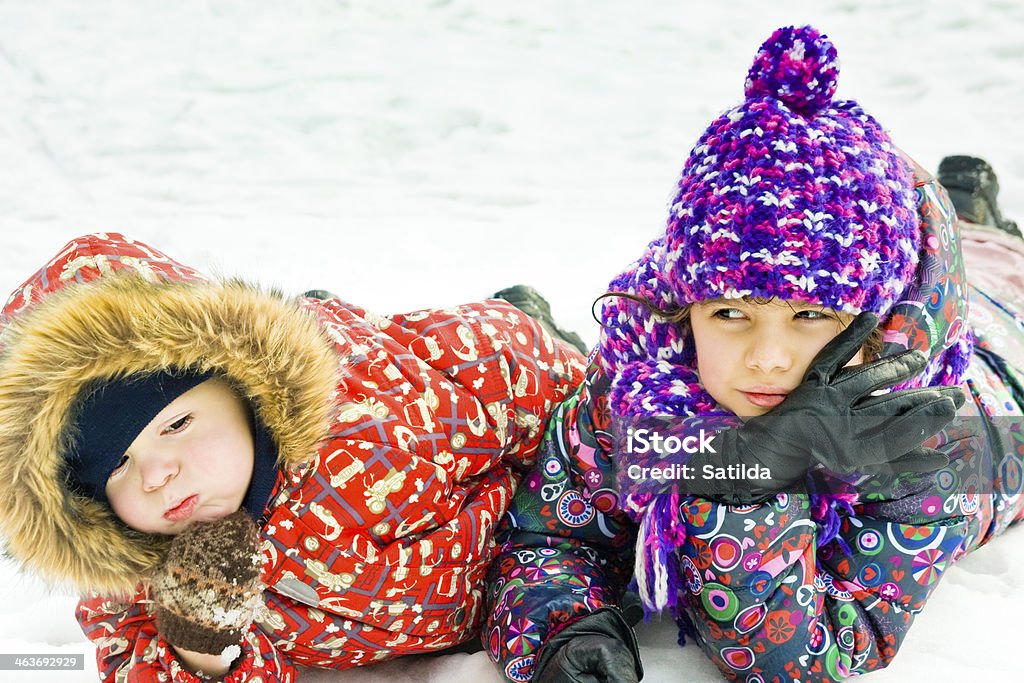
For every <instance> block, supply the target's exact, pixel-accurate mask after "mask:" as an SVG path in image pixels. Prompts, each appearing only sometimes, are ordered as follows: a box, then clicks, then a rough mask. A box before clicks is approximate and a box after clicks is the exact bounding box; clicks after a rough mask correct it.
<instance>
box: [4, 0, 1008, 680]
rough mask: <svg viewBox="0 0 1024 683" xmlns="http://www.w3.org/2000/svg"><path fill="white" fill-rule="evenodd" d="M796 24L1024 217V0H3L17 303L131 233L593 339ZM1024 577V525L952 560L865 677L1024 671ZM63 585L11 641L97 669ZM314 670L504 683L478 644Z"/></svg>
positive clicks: (250, 272)
mask: <svg viewBox="0 0 1024 683" xmlns="http://www.w3.org/2000/svg"><path fill="white" fill-rule="evenodd" d="M806 22H810V23H813V24H815V25H816V26H818V27H819V28H820V29H822V30H823V31H825V32H826V33H828V34H829V35H830V36H831V37H832V38H833V40H834V41H835V43H836V45H837V47H838V49H839V54H840V57H841V59H842V64H843V69H842V74H841V76H840V81H839V95H840V96H845V97H854V98H856V99H858V100H860V101H861V103H862V104H863V105H864V106H865V108H867V109H868V111H870V112H871V113H873V114H874V115H875V116H876V117H877V118H878V119H879V120H880V121H881V122H882V123H883V124H884V125H886V126H887V127H889V128H890V129H891V131H892V133H893V137H894V139H895V140H896V141H897V142H898V143H899V144H901V146H902V147H903V148H904V149H906V150H907V151H908V152H909V153H910V154H911V155H912V156H914V157H915V158H917V159H918V160H919V161H920V162H921V163H923V164H924V165H926V166H928V167H930V168H934V167H935V166H936V164H937V163H938V161H939V159H940V158H941V157H942V156H943V155H945V154H950V153H971V154H977V155H980V156H984V157H986V158H988V159H989V160H990V161H991V162H992V164H993V165H994V166H995V168H996V170H997V171H998V172H999V173H1000V176H1001V181H1002V186H1003V204H1004V208H1005V209H1006V212H1007V213H1008V214H1010V215H1011V216H1015V217H1016V218H1017V219H1018V220H1020V219H1024V144H1022V143H1024V134H1022V132H1021V126H1020V124H1019V112H1020V111H1021V110H1022V108H1024V81H1022V80H1021V76H1020V74H1022V73H1024V41H1022V40H1021V36H1022V35H1024V5H1022V4H1021V3H1019V2H1016V1H1015V0H975V1H974V2H963V0H930V1H928V2H924V1H922V0H915V1H913V2H903V3H892V2H882V1H881V0H856V1H854V0H839V1H834V2H829V3H821V2H795V1H788V2H772V3H762V2H756V1H755V0H733V2H729V3H718V2H710V1H708V2H667V1H662V2H656V1H644V0H635V1H634V2H629V3H622V2H612V1H611V0H590V1H589V2H584V1H583V0H576V1H571V2H570V1H556V2H552V1H550V0H549V1H547V2H544V1H542V0H519V2H516V3H487V4H485V3H482V2H478V3H473V2H470V1H469V0H451V1H445V0H434V1H432V2H425V1H413V0H410V1H409V2H402V3H383V2H372V1H371V0H350V1H348V2H346V1H344V0H331V1H327V0H308V1H307V2H303V3H276V2H270V1H269V0H262V1H259V2H246V3H243V2H213V1H206V2H198V1H197V2H193V1H188V0H186V1H184V2H177V3H166V2H159V1H158V0H135V1H134V2H131V3H128V2H118V1H116V0H92V1H91V2H88V3H85V2H74V1H73V0H67V1H64V2H57V1H53V0H35V1H34V2H31V3H14V2H7V3H0V159H2V165H0V226H2V229H0V254H2V265H0V292H2V293H3V295H6V293H7V292H9V291H10V290H12V289H13V288H14V287H15V286H16V285H17V284H18V283H20V282H21V281H22V280H23V279H24V278H25V277H26V276H27V275H28V274H30V273H31V272H32V271H34V270H35V269H36V268H37V267H38V266H39V265H40V264H41V263H42V262H43V261H44V260H45V259H46V258H48V257H49V256H51V255H52V254H53V253H54V252H55V251H56V249H57V248H59V247H60V246H61V245H62V244H63V243H64V242H66V241H67V240H68V239H69V238H70V237H72V236H74V235H77V234H81V233H84V232H91V231H101V230H118V231H121V232H125V233H127V234H129V235H131V236H133V237H135V238H137V239H140V240H143V241H146V242H148V243H151V244H153V245H154V246H157V247H159V248H161V249H162V250H164V251H166V252H167V253H168V254H170V255H171V256H173V257H175V258H178V259H179V260H182V261H184V262H186V263H189V264H193V265H198V266H201V267H203V268H204V269H205V270H207V271H208V272H210V271H214V272H220V273H225V274H241V275H247V276H249V277H250V278H254V279H259V280H261V281H263V282H266V283H271V284H275V285H278V286H280V287H282V288H283V289H285V290H288V291H302V290H304V289H308V288H312V287H321V288H329V289H332V290H334V291H336V292H339V293H341V294H342V296H343V297H344V298H346V299H349V300H351V301H354V302H357V303H360V304H362V305H365V306H368V307H370V308H373V309H376V310H380V311H398V310H408V309H413V308H416V307H422V306H433V305H442V304H451V303H457V302H460V301H464V300H470V299H475V298H479V297H482V296H486V295H487V294H489V293H491V292H493V291H495V290H497V289H500V288H502V287H505V286H508V285H510V284H514V283H517V282H528V283H530V284H533V285H534V286H536V287H537V288H538V289H540V290H541V291H542V292H544V293H545V294H546V295H547V296H548V297H549V298H550V299H551V301H552V304H553V308H554V311H555V315H556V317H557V318H558V319H559V321H561V322H562V323H563V324H564V325H565V326H566V327H569V328H573V329H576V330H578V331H579V332H580V333H581V334H582V335H583V336H584V338H585V339H586V340H587V341H588V342H593V341H594V340H595V339H596V324H595V323H594V322H593V321H592V320H591V318H590V313H589V311H590V303H591V301H592V300H593V298H594V297H595V296H597V295H598V294H600V293H601V292H602V291H603V287H604V285H605V284H606V283H607V281H608V280H609V278H610V277H611V276H612V275H614V274H615V273H616V272H618V270H617V269H619V268H621V267H622V266H623V265H624V264H625V263H626V262H627V261H629V260H631V259H632V258H633V257H634V256H635V255H637V254H638V253H639V251H640V250H641V248H642V247H643V245H644V244H645V243H646V241H647V240H648V239H649V238H651V237H652V236H653V235H654V234H655V233H656V232H657V231H658V230H659V229H660V227H661V225H662V224H663V221H664V214H665V208H666V202H667V199H668V196H669V193H670V192H671V190H672V188H673V186H674V183H675V179H676V174H677V173H678V170H679V168H680V167H681V165H682V162H683V160H684V159H685V157H686V155H687V153H688V151H689V149H690V147H691V146H692V144H693V142H694V141H695V140H696V138H697V136H698V135H699V134H700V132H701V131H702V130H703V128H704V127H705V126H706V125H707V123H708V122H709V121H710V119H711V118H712V117H713V116H714V115H715V114H717V113H718V112H719V111H720V110H722V109H724V108H725V107H727V106H731V105H732V104H734V103H735V102H737V101H738V100H739V99H740V97H741V95H742V84H743V79H744V76H745V74H746V69H747V67H748V66H749V62H750V60H751V58H752V56H753V54H754V51H755V50H756V48H757V46H758V45H759V44H760V42H761V41H762V40H763V39H764V38H765V37H767V35H768V34H769V33H770V32H771V30H772V29H774V28H776V27H777V26H781V25H786V24H796V23H806ZM1022 566H1024V532H1022V531H1021V530H1019V529H1016V530H1013V531H1011V532H1010V533H1009V534H1007V536H1006V537H1005V538H1003V539H1001V540H999V541H998V542H996V543H994V544H992V545H990V546H989V547H986V548H983V549H982V550H981V551H979V552H978V553H976V554H975V555H973V556H971V557H968V558H967V559H965V560H964V561H963V562H962V563H961V564H960V565H958V566H957V567H954V568H953V569H951V570H950V571H949V572H948V574H947V576H946V578H945V579H944V582H943V585H942V586H941V587H940V588H939V590H938V592H937V594H936V596H935V598H934V599H933V601H932V602H931V603H930V604H929V606H928V609H927V610H926V611H925V613H924V614H923V615H922V616H921V617H920V618H919V620H918V623H917V625H916V626H915V628H914V629H913V630H912V631H911V633H910V636H909V638H908V640H907V643H906V645H905V647H904V648H903V651H902V652H901V654H900V655H899V657H898V658H897V660H896V662H895V663H894V665H893V666H892V667H891V668H890V669H889V670H888V671H884V672H881V673H878V674H873V675H872V678H873V679H874V680H877V681H885V680H888V681H953V680H963V679H964V678H973V679H980V680H1006V679H1014V678H1017V677H1018V676H1019V674H1017V675H1014V674H1013V673H1011V672H1013V671H1016V670H1019V669H1020V664H1019V663H1018V662H1019V661H1020V654H1019V653H1020V647H1019V644H1018V642H1019V635H1018V634H1019V633H1020V622H1019V620H1020V618H1021V616H1020V615H1021V614H1024V586H1022V585H1020V584H1021V580H1020V579H1019V578H1018V573H1017V572H1016V571H1015V570H1014V568H1015V567H1022ZM73 602H74V600H73V598H72V597H70V596H69V595H67V594H65V593H62V592H60V591H59V590H57V591H47V590H45V589H43V588H42V587H40V586H39V585H38V584H37V583H36V582H34V581H33V580H32V579H31V578H30V577H24V576H21V575H19V574H18V573H17V572H16V571H15V570H14V569H12V568H11V567H10V566H8V565H0V653H42V652H54V653H55V652H82V653H87V655H88V656H87V659H89V658H91V656H92V655H91V648H90V647H89V644H88V643H87V642H86V641H85V640H84V639H83V637H82V635H81V633H80V632H79V630H78V628H77V625H76V624H75V622H74V620H73V619H72V615H71V610H72V606H73ZM640 635H641V641H642V643H643V647H642V649H643V654H644V658H645V664H646V667H647V677H646V679H645V680H647V681H653V682H661V681H712V680H719V679H718V676H717V673H716V672H715V670H714V668H713V667H712V666H711V665H710V664H709V663H708V662H707V661H706V660H705V658H704V657H703V655H702V654H701V653H700V652H699V651H698V650H697V649H696V647H687V648H685V649H682V650H680V649H678V648H677V647H676V646H675V644H674V641H675V634H674V628H673V627H672V626H671V625H670V624H662V625H659V624H647V625H643V626H641V628H640ZM88 666H89V667H92V666H93V665H92V663H91V661H90V662H89V664H88ZM19 676H20V678H19ZM0 680H3V681H8V680H25V681H33V682H34V681H59V682H61V683H65V682H71V681H90V680H95V671H94V670H92V671H89V670H87V671H86V672H84V673H82V672H79V673H52V674H46V673H23V674H11V673H10V672H5V673H0ZM305 680H312V681H323V682H328V681H329V682H335V681H345V682H353V683H355V682H359V683H368V682H370V681H374V682H376V681H387V682H388V683H406V682H409V683H411V682H413V681H415V682H416V683H426V682H427V681H473V682H474V683H485V682H488V681H495V682H496V681H499V680H500V678H499V677H498V675H497V673H496V671H495V670H494V669H493V667H492V666H491V664H490V663H489V662H488V661H487V659H486V657H485V656H484V655H483V654H482V653H479V654H476V655H452V656H450V657H445V658H440V659H433V660H425V659H413V660H407V661H399V662H395V663H391V664H387V665H383V666H380V667H378V668H376V669H367V670H362V671H349V672H341V673H333V672H317V673H314V674H310V675H309V676H308V677H305Z"/></svg>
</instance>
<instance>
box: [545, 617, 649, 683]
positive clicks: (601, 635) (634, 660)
mask: <svg viewBox="0 0 1024 683" xmlns="http://www.w3.org/2000/svg"><path fill="white" fill-rule="evenodd" d="M643 677H644V669H643V667H642V666H641V665H640V650H639V647H638V646H637V643H636V636H635V635H634V634H633V629H632V628H630V627H629V625H628V624H627V623H626V621H625V619H623V617H622V614H621V613H620V612H619V610H618V609H616V608H614V607H604V608H602V609H599V610H598V611H596V612H594V613H593V614H590V615H588V616H585V617H583V618H582V619H580V620H579V621H577V622H576V623H574V624H570V625H569V626H566V627H565V628H564V629H562V630H561V631H559V632H558V633H556V634H555V635H553V636H551V637H550V638H548V640H547V642H545V643H544V646H543V647H542V648H541V650H540V652H539V653H538V655H537V662H536V664H535V665H534V669H533V679H532V680H533V683H637V682H638V681H640V680H641V679H642V678H643Z"/></svg>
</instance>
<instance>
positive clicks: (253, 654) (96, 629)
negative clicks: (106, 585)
mask: <svg viewBox="0 0 1024 683" xmlns="http://www.w3.org/2000/svg"><path fill="white" fill-rule="evenodd" d="M150 604H151V600H150V599H149V596H148V594H147V593H146V591H145V590H144V589H142V587H141V586H140V588H139V592H138V593H136V594H135V595H134V596H133V597H132V598H131V599H129V600H112V599H110V598H105V597H102V596H97V595H90V596H86V597H84V598H82V600H81V601H80V602H79V603H78V609H77V610H76V611H75V616H76V617H77V618H78V623H79V625H81V627H82V631H83V632H84V633H85V635H86V637H88V638H89V640H91V641H92V642H93V643H95V645H96V664H97V668H98V669H99V673H100V679H101V680H102V681H105V682H108V683H114V681H124V680H128V681H132V683H158V682H159V683H166V682H167V681H170V682H171V683H200V681H203V680H208V679H205V678H203V677H200V676H197V675H196V674H194V673H192V672H191V671H189V670H188V669H186V668H185V666H184V665H183V664H182V663H181V662H180V661H179V660H178V659H177V657H175V653H174V650H173V649H172V648H171V646H170V645H168V644H167V642H166V641H165V640H164V639H163V637H162V636H161V635H160V634H159V633H158V632H157V630H156V621H155V620H154V617H153V615H152V614H151V612H150ZM240 646H241V654H240V655H239V657H238V659H237V660H236V661H235V665H234V666H233V667H232V669H231V671H230V672H229V673H228V674H227V675H226V676H224V677H223V678H222V679H220V680H222V681H224V682H225V683H242V682H243V681H255V680H263V681H280V682H281V683H291V682H292V681H294V680H295V678H296V671H295V667H294V666H293V665H292V663H291V662H290V661H288V659H286V658H285V657H284V655H282V654H281V653H279V652H277V650H275V649H274V646H273V645H272V644H271V642H270V640H269V639H268V638H267V636H266V635H264V634H263V633H261V632H260V631H259V630H258V629H256V628H255V627H254V628H253V629H251V630H250V631H249V633H248V634H246V636H245V638H244V639H243V640H242V642H241V643H240Z"/></svg>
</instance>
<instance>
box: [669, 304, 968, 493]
mask: <svg viewBox="0 0 1024 683" xmlns="http://www.w3.org/2000/svg"><path fill="white" fill-rule="evenodd" d="M877 324H878V318H877V317H876V316H875V315H874V314H872V313H861V314H860V315H859V316H857V318H856V319H854V321H853V322H852V323H850V325H849V327H847V328H846V329H845V330H843V331H842V332H841V333H840V334H839V335H837V336H836V338H835V339H833V340H832V341H830V342H829V343H828V344H827V345H825V347H824V348H823V349H822V350H821V351H820V352H818V355H817V356H815V358H814V360H813V361H811V365H810V367H809V368H808V370H807V373H806V374H805V375H804V378H803V381H802V382H801V384H800V385H799V386H798V387H797V388H796V389H794V390H793V391H792V392H791V393H790V394H789V395H788V396H787V397H786V399H785V400H784V401H783V402H782V403H780V404H779V405H778V406H776V407H775V408H773V409H772V410H770V411H769V412H767V413H765V414H764V415H762V416H759V417H752V418H750V419H748V420H746V422H744V423H743V425H742V426H741V427H738V428H736V429H730V430H725V431H723V432H721V433H719V434H718V435H716V436H715V437H714V439H713V440H712V442H711V443H712V445H713V447H714V450H715V451H716V453H701V454H698V455H697V456H696V457H695V458H694V459H692V460H691V461H690V463H691V464H694V465H697V471H698V472H699V471H700V468H701V467H702V466H703V465H704V464H712V465H714V466H715V467H726V466H728V465H730V464H741V463H742V464H746V465H761V466H763V467H765V468H767V469H768V470H769V471H770V472H771V478H769V479H761V480H758V479H738V480H705V479H703V478H701V477H699V476H698V477H696V478H695V479H693V480H692V481H688V482H687V488H688V489H689V491H690V492H691V493H696V494H698V495H705V496H706V497H708V498H712V499H717V500H722V501H724V502H729V503H756V502H760V501H763V500H765V499H766V498H769V497H771V496H772V495H774V494H775V493H777V492H779V491H782V490H785V489H786V488H788V487H791V486H792V485H793V484H794V483H796V482H801V481H802V480H803V479H804V477H805V475H806V472H807V469H808V468H809V467H813V466H815V465H818V464H820V465H822V466H823V467H824V468H825V469H827V470H831V471H832V472H836V473H840V474H847V473H853V472H859V473H865V474H872V473H904V472H931V471H934V470H937V469H940V468H942V467H944V466H945V465H946V464H947V463H948V460H947V458H946V456H945V455H943V454H942V453H940V452H938V451H935V450H933V449H929V448H924V447H922V446H921V444H922V443H923V442H924V441H925V440H927V439H928V438H929V437H931V436H932V435H934V434H936V433H937V432H938V431H940V430H941V429H942V428H943V427H945V426H946V425H947V424H949V422H950V421H951V420H952V419H953V418H954V417H955V415H956V411H957V408H959V407H960V406H961V405H963V402H964V395H963V392H962V391H961V390H960V389H959V388H958V387H927V388H922V389H905V390H901V391H892V392H889V393H886V394H882V395H880V396H872V395H871V394H872V393H873V392H875V391H878V390H880V389H886V388H889V387H892V386H894V385H896V384H899V383H900V382H903V381H905V380H907V379H909V378H911V377H913V376H914V375H916V374H917V373H919V372H920V371H921V370H923V369H924V367H925V365H926V364H927V358H926V357H925V355H924V354H923V353H921V352H920V351H906V352H904V353H900V354H897V355H895V356H890V357H887V358H882V359H880V360H876V361H873V362H869V363H865V364H863V365H856V366H852V367H848V368H847V367H844V366H845V365H846V364H847V363H848V362H849V361H850V359H851V358H853V356H854V355H855V354H856V353H857V351H858V349H860V348H861V346H863V344H864V342H865V341H866V340H867V338H868V336H869V335H870V334H871V332H872V330H874V329H875V327H876V326H877ZM701 488H707V489H708V490H707V491H701V490H700V489H701ZM730 489H731V490H730Z"/></svg>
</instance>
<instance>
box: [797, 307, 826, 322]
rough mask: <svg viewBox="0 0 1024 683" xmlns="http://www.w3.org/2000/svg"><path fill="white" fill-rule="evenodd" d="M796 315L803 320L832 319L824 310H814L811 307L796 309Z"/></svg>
mask: <svg viewBox="0 0 1024 683" xmlns="http://www.w3.org/2000/svg"><path fill="white" fill-rule="evenodd" d="M796 317H797V318H803V319H804V320H833V317H832V316H831V315H829V314H828V313H826V312H825V311H816V310H814V309H812V308H808V309H804V310H802V311H797V314H796Z"/></svg>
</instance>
